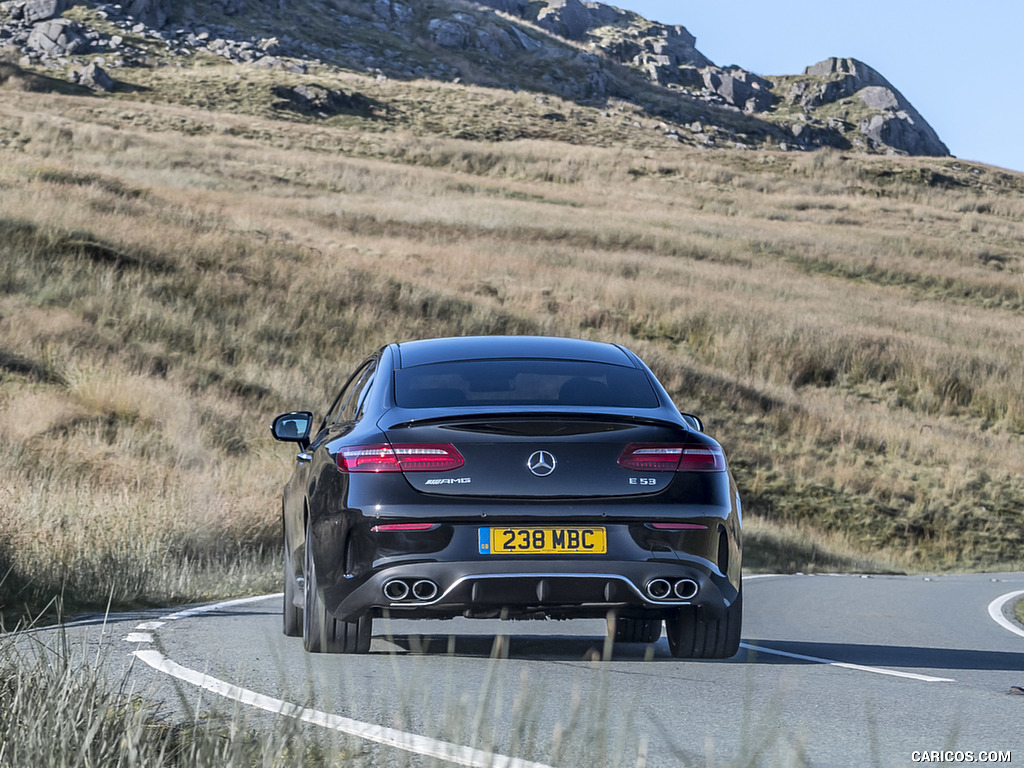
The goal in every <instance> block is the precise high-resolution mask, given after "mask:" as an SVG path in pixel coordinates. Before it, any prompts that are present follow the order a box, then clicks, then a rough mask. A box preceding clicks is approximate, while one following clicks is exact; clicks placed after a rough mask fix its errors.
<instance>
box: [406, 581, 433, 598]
mask: <svg viewBox="0 0 1024 768" xmlns="http://www.w3.org/2000/svg"><path fill="white" fill-rule="evenodd" d="M412 594H413V597H415V598H416V599H417V600H433V599H434V598H435V597H437V584H435V583H434V582H432V581H430V579H420V580H419V581H417V582H416V583H415V584H413V585H412Z"/></svg>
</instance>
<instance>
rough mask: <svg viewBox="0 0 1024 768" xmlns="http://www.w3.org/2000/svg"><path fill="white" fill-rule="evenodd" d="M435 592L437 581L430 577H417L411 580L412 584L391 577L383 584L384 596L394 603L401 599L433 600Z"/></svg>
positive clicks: (436, 591) (435, 595) (436, 590)
mask: <svg viewBox="0 0 1024 768" xmlns="http://www.w3.org/2000/svg"><path fill="white" fill-rule="evenodd" d="M437 593H438V586H437V583H436V582H433V581H431V580H430V579H417V580H416V581H414V582H412V586H410V584H409V582H407V581H404V580H402V579H392V580H391V581H388V582H386V583H385V584H384V597H386V598H387V599H388V600H390V601H392V602H394V603H397V602H401V601H402V600H420V601H427V600H433V599H434V598H435V597H437Z"/></svg>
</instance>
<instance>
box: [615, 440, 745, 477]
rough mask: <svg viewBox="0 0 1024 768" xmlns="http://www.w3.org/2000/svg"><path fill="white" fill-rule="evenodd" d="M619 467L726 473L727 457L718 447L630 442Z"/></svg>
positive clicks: (655, 470) (642, 470) (661, 470)
mask: <svg viewBox="0 0 1024 768" xmlns="http://www.w3.org/2000/svg"><path fill="white" fill-rule="evenodd" d="M619 466H620V467H623V468H624V469H633V470H637V471H640V472H724V471H725V455H724V454H723V453H722V449H721V448H719V447H718V446H710V445H682V444H671V443H660V444H659V443H630V444H629V445H627V446H626V447H625V449H624V450H623V451H622V455H621V456H619Z"/></svg>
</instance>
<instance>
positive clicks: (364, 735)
mask: <svg viewBox="0 0 1024 768" xmlns="http://www.w3.org/2000/svg"><path fill="white" fill-rule="evenodd" d="M132 655H133V656H135V657H136V658H137V659H139V660H140V661H142V662H144V663H145V664H148V665H149V666H150V667H152V668H153V669H155V670H156V671H158V672H163V673H164V674H166V675H170V676H171V677H174V678H176V679H178V680H181V681H182V682H186V683H190V684H192V685H195V686H198V687H199V688H203V689H204V690H207V691H210V692H211V693H215V694H217V695H218V696H223V697H224V698H226V699H231V700H232V701H237V702H239V703H240V704H245V705H247V706H250V707H255V708H257V709H262V710H265V711H267V712H271V713H273V714H275V715H284V716H285V717H291V718H295V719H298V720H302V721H303V722H307V723H310V724H312V725H318V726H320V727H322V728H328V729H331V730H334V731H338V732H339V733H347V734H349V735H351V736H356V737H358V738H361V739H365V740H367V741H375V742H377V743H378V744H384V745H386V746H391V747H396V748H398V749H402V750H405V751H406V752H413V753H415V754H419V755H425V756H428V757H436V758H439V759H441V760H445V761H448V762H451V763H455V764H457V765H464V766H468V767H469V768H552V766H549V765H546V764H545V763H535V762H532V761H529V760H522V759H520V758H516V757H509V756H507V755H500V754H496V753H493V752H485V751H483V750H480V749H473V748H472V747H464V746H460V745H458V744H452V743H450V742H447V741H439V740H438V739H432V738H430V737H429V736H420V735H418V734H415V733H408V732H406V731H400V730H397V729H395V728H385V727H384V726H380V725H373V724H371V723H364V722H362V721H359V720H353V719H351V718H348V717H342V716H341V715H335V714H331V713H329V712H322V711H320V710H317V709H308V708H306V707H301V706H299V705H298V704H293V703H291V702H287V701H283V700H282V699H275V698H274V697H272V696H267V695H265V694H262V693H256V692H255V691H251V690H249V689H247V688H242V687H240V686H237V685H234V684H232V683H229V682H227V681H225V680H220V679H218V678H216V677H211V676H210V675H207V674H205V673H203V672H199V671H197V670H194V669H190V668H188V667H185V666H182V665H181V664H178V663H177V662H175V661H172V660H171V659H169V658H167V657H166V656H164V655H163V654H162V653H161V652H160V651H157V650H151V649H149V650H138V651H135V652H134V653H133V654H132Z"/></svg>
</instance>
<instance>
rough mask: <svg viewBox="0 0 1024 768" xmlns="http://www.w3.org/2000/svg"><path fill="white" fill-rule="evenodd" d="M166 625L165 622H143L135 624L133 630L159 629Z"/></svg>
mask: <svg viewBox="0 0 1024 768" xmlns="http://www.w3.org/2000/svg"><path fill="white" fill-rule="evenodd" d="M166 623H167V622H165V621H144V622H142V623H141V624H136V625H135V628H136V629H160V627H162V626H163V625H164V624H166Z"/></svg>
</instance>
